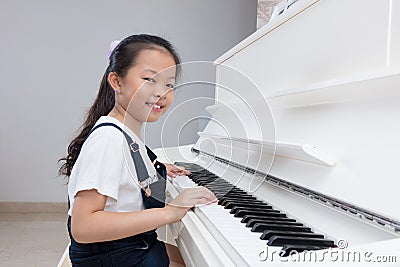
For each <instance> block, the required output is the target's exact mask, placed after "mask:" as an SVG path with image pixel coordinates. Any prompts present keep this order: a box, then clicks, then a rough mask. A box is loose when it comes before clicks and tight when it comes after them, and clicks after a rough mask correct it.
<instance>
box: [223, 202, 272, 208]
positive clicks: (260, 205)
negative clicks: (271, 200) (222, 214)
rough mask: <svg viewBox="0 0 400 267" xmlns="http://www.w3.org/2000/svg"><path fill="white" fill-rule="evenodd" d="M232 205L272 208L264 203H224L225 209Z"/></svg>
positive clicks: (232, 206)
mask: <svg viewBox="0 0 400 267" xmlns="http://www.w3.org/2000/svg"><path fill="white" fill-rule="evenodd" d="M234 207H255V208H264V209H272V206H271V205H268V204H266V203H258V204H257V203H253V204H246V203H237V204H235V203H229V204H227V205H225V209H233V208H234Z"/></svg>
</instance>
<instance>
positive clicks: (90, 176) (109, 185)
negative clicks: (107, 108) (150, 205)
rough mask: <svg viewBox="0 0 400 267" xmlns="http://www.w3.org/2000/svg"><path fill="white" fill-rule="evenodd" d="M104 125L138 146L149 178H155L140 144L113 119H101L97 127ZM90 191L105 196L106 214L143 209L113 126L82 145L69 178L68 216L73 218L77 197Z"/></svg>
mask: <svg viewBox="0 0 400 267" xmlns="http://www.w3.org/2000/svg"><path fill="white" fill-rule="evenodd" d="M104 122H111V123H114V124H116V125H117V126H119V127H120V128H122V129H123V130H124V131H125V132H126V133H127V134H128V135H129V136H130V137H131V138H132V140H133V141H136V142H137V143H138V145H139V152H140V154H141V156H142V158H143V161H144V163H145V164H146V167H147V172H148V174H149V176H151V177H153V176H154V175H156V171H155V169H154V166H153V164H152V163H151V161H150V159H149V157H148V156H147V151H146V147H145V145H144V143H143V141H142V140H141V139H140V138H138V137H137V136H136V135H135V134H134V133H133V132H132V131H131V130H130V129H129V128H128V127H127V126H125V125H124V124H123V123H121V122H120V121H118V120H117V119H115V118H113V117H109V116H102V117H101V118H100V119H99V120H98V121H97V122H96V125H97V124H99V123H104ZM89 189H96V190H97V192H99V193H100V194H102V195H105V196H107V201H106V206H105V208H104V210H105V211H117V212H128V211H138V210H142V209H144V207H143V200H142V194H141V192H140V190H141V188H140V185H139V183H138V179H137V175H136V170H135V165H134V163H133V160H132V157H131V154H130V151H129V146H128V142H127V141H126V139H125V137H124V135H123V133H122V132H121V131H120V130H118V129H117V128H115V127H113V126H102V127H99V128H97V129H96V130H94V131H93V132H92V133H91V134H90V136H89V137H88V139H86V141H85V142H84V143H83V146H82V149H81V152H80V153H79V156H78V159H77V160H76V162H75V165H74V167H73V168H72V171H71V175H70V177H69V183H68V196H69V201H70V205H71V206H70V209H69V210H68V215H71V214H72V209H73V206H74V197H75V196H76V194H77V193H78V192H79V191H82V190H89Z"/></svg>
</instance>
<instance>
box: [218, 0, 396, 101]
mask: <svg viewBox="0 0 400 267" xmlns="http://www.w3.org/2000/svg"><path fill="white" fill-rule="evenodd" d="M390 3H391V1H390V0H383V1H380V2H379V5H377V4H376V1H375V0H352V1H346V0H339V1H338V0H320V1H317V2H316V3H315V4H313V5H312V6H311V7H309V8H307V9H306V10H304V11H303V12H301V13H300V14H298V15H297V16H295V17H293V18H291V19H290V20H288V21H287V22H286V23H283V24H282V25H280V26H279V27H277V28H275V29H273V30H272V31H270V32H267V33H266V34H265V35H264V36H263V37H262V38H260V39H258V40H257V41H255V42H250V43H249V44H248V46H247V47H245V49H243V50H241V51H229V52H228V53H229V54H231V57H229V58H228V59H226V60H225V61H223V62H221V64H220V65H217V72H221V73H219V74H218V75H217V77H218V83H220V84H224V85H227V86H228V87H231V88H235V90H237V91H238V92H239V94H241V95H245V94H246V88H237V89H236V87H235V86H236V84H235V82H234V80H231V78H232V77H231V75H229V74H228V75H225V73H224V71H226V70H225V69H226V67H224V65H228V66H229V67H233V68H235V69H237V70H239V71H240V72H241V73H243V74H244V75H246V76H248V77H249V78H250V79H251V80H253V81H254V82H255V84H257V86H258V87H259V88H260V89H261V90H263V92H264V93H265V94H266V95H268V94H270V93H272V92H275V91H279V90H283V89H288V88H293V87H299V86H303V85H307V84H311V83H316V82H320V81H325V80H330V79H333V78H336V77H342V76H347V75H350V74H353V73H354V71H355V70H356V71H357V72H359V73H363V72H368V71H370V70H371V69H382V68H385V67H386V64H387V55H388V53H387V49H388V36H389V35H388V31H389V23H388V19H389V11H390ZM397 16H398V14H395V15H394V16H392V17H397ZM272 23H273V22H272ZM264 27H265V28H267V29H268V24H267V25H266V26H264ZM264 27H263V28H264ZM263 28H261V29H260V30H262V29H263ZM255 34H256V33H255ZM249 39H250V37H249ZM225 57H228V56H225ZM310 59H312V60H310ZM216 61H217V62H220V61H219V60H218V59H217V60H216ZM219 69H221V70H219ZM216 98H217V101H224V99H226V98H227V97H226V96H225V91H223V90H222V91H218V90H217V93H216Z"/></svg>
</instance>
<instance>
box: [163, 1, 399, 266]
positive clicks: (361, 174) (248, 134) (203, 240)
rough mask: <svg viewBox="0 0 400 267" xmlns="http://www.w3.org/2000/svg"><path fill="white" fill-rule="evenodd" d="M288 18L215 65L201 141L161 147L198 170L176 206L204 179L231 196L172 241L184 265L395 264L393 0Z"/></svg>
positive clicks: (324, 6)
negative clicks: (212, 98)
mask: <svg viewBox="0 0 400 267" xmlns="http://www.w3.org/2000/svg"><path fill="white" fill-rule="evenodd" d="M282 10H283V11H282V12H280V14H278V15H276V16H275V17H274V19H273V20H272V21H270V22H269V23H268V24H267V25H265V26H264V27H262V28H261V29H259V30H258V31H256V32H255V33H254V34H252V35H251V36H249V37H248V38H246V39H245V40H243V41H242V42H240V43H239V44H238V45H236V46H235V47H233V48H232V49H231V50H229V51H228V52H226V53H225V54H223V55H222V56H221V57H220V58H218V59H217V60H216V61H215V62H214V65H215V69H216V77H217V85H216V97H215V104H214V105H211V106H209V107H207V109H206V111H207V112H208V113H210V114H211V120H210V122H209V123H208V124H207V126H206V127H205V129H204V131H202V132H201V133H198V134H199V139H198V141H197V142H196V144H194V145H189V146H181V147H175V148H163V149H157V150H156V153H157V154H158V156H159V159H160V160H161V161H162V160H163V159H164V160H168V161H171V160H172V161H175V162H178V163H177V164H182V162H185V163H186V164H184V166H186V168H188V169H191V170H192V171H193V174H194V175H193V177H186V176H182V177H178V178H176V179H173V180H172V182H169V183H168V185H167V189H168V195H169V196H170V197H171V198H173V197H175V196H176V195H177V194H178V193H179V191H181V190H182V188H184V187H188V186H194V185H196V184H201V185H204V186H207V187H209V188H211V189H213V190H214V191H215V192H217V193H218V196H219V198H220V200H221V199H222V198H224V197H225V198H224V199H225V200H226V201H225V203H222V202H221V201H220V204H212V205H208V206H201V207H196V208H194V209H193V211H189V212H188V214H187V215H186V216H185V217H184V218H183V219H182V221H181V222H179V223H176V224H171V225H169V229H170V230H171V232H172V239H174V241H175V242H176V243H177V245H178V246H179V249H180V251H181V253H182V255H183V258H184V260H185V263H186V265H187V266H276V265H281V264H294V263H295V262H294V260H295V259H298V258H300V260H298V262H297V264H298V265H302V264H303V265H304V266H306V265H307V266H308V265H309V264H310V262H314V261H315V260H314V258H311V259H310V260H307V259H305V260H301V256H302V255H303V254H306V253H308V252H310V251H313V252H314V253H315V255H312V256H313V257H317V260H320V261H321V262H320V264H322V265H324V266H325V265H327V264H340V265H346V264H350V265H352V264H361V265H362V266H372V265H377V266H385V264H386V265H400V197H399V196H400V174H399V173H400V169H399V167H400V0H379V1H378V0H299V1H293V0H292V1H290V5H288V6H287V8H283V9H282ZM207 179H208V180H207ZM196 181H197V182H196ZM224 190H225V191H226V192H224ZM243 192H245V193H243ZM227 202H229V203H230V206H229V207H227V205H226V203H227ZM223 204H225V206H224V205H223ZM252 204H254V207H251V205H252ZM246 205H247V206H246ZM249 206H250V207H249ZM266 210H269V211H271V210H272V211H274V212H276V213H280V214H284V216H282V218H285V220H286V221H285V220H282V221H278V220H276V219H274V218H272V217H271V218H272V219H271V220H269V219H268V218H270V217H268V216H267V217H264V218H262V215H264V214H267V213H268V211H266ZM246 211H247V212H248V213H247V215H246ZM272 213H273V212H272ZM236 215H238V216H236ZM258 215H260V216H258ZM235 216H236V217H235ZM245 216H247V217H246V219H247V222H245V223H243V221H244V218H245ZM257 216H258V217H257ZM274 220H276V221H275V222H274ZM249 221H251V222H252V223H253V224H252V225H251V224H250V226H249V225H248V222H249ZM282 225H283V228H279V226H282ZM290 226H294V228H291V227H290ZM275 227H276V228H275ZM285 227H286V228H285ZM296 227H298V228H302V229H305V228H309V229H311V230H310V231H304V233H309V234H310V237H307V235H302V234H301V233H303V232H302V231H300V232H299V233H300V234H299V236H296V235H295V234H293V233H296V229H297V228H296ZM258 230H259V231H258ZM285 231H286V232H288V233H289V234H287V235H286V234H285ZM314 234H315V236H313V235H314ZM262 236H264V238H263V239H261V238H262ZM312 238H315V239H317V240H319V241H320V242H321V243H318V242H317V241H316V242H314V241H312V240H311V239H312ZM302 240H303V241H304V240H306V241H310V240H311V241H310V243H307V242H305V243H302ZM297 248H298V250H296V249H297ZM308 249H310V250H308ZM328 252H329V253H333V254H334V256H332V255H331V254H328ZM279 253H283V254H279ZM285 253H286V255H285ZM335 253H336V254H335ZM279 255H283V257H280V256H279ZM310 255H311V254H310ZM335 255H336V256H335ZM321 257H325V258H324V259H323V260H321Z"/></svg>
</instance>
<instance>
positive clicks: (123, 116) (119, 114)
mask: <svg viewBox="0 0 400 267" xmlns="http://www.w3.org/2000/svg"><path fill="white" fill-rule="evenodd" d="M108 116H111V117H114V118H115V119H117V120H119V121H120V122H121V123H123V124H125V125H126V126H128V128H129V129H131V131H132V132H134V133H135V134H136V136H137V137H139V138H141V137H140V131H141V129H142V124H143V123H142V122H140V121H137V120H135V119H134V118H133V117H132V116H130V115H129V113H128V112H126V110H125V109H124V108H122V107H120V106H117V105H116V106H114V108H113V109H112V110H111V111H110V113H108Z"/></svg>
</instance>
